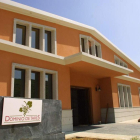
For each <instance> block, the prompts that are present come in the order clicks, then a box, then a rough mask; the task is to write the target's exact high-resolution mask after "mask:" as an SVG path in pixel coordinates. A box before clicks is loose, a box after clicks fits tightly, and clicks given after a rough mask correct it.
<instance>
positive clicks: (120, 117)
mask: <svg viewBox="0 0 140 140" xmlns="http://www.w3.org/2000/svg"><path fill="white" fill-rule="evenodd" d="M139 117H140V107H133V108H109V110H108V120H107V122H108V123H117V122H123V121H128V120H133V119H139ZM101 118H102V122H103V123H104V122H105V118H106V108H102V109H101Z"/></svg>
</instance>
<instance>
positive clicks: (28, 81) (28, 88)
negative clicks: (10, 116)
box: [11, 63, 58, 100]
mask: <svg viewBox="0 0 140 140" xmlns="http://www.w3.org/2000/svg"><path fill="white" fill-rule="evenodd" d="M15 68H20V69H25V98H31V71H37V72H40V98H41V99H45V73H48V74H52V77H53V78H52V92H53V99H56V100H57V99H58V72H57V71H54V70H48V69H43V68H38V67H33V66H28V65H23V64H17V63H12V74H11V97H14V77H15Z"/></svg>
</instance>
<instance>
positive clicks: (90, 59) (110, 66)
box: [64, 52, 133, 74]
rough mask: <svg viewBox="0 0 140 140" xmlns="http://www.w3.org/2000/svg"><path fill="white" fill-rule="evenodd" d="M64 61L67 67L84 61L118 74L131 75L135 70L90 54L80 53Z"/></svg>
mask: <svg viewBox="0 0 140 140" xmlns="http://www.w3.org/2000/svg"><path fill="white" fill-rule="evenodd" d="M64 59H65V64H66V65H69V64H72V63H76V62H79V61H84V62H88V63H90V64H94V65H97V66H100V67H104V68H107V69H110V70H114V71H117V72H121V73H124V74H129V73H131V72H133V70H131V69H128V68H125V67H122V66H119V65H116V64H114V63H112V62H109V61H106V60H104V59H102V58H99V57H95V56H93V55H89V54H87V53H84V52H80V53H77V54H74V55H71V56H68V57H65V58H64Z"/></svg>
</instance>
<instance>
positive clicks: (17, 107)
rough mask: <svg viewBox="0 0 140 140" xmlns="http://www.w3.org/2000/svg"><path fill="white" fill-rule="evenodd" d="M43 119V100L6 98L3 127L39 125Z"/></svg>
mask: <svg viewBox="0 0 140 140" xmlns="http://www.w3.org/2000/svg"><path fill="white" fill-rule="evenodd" d="M41 118H42V100H34V99H18V98H4V103H3V115H2V125H12V124H24V123H38V122H41Z"/></svg>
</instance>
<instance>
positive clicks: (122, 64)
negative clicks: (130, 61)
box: [114, 56, 128, 68]
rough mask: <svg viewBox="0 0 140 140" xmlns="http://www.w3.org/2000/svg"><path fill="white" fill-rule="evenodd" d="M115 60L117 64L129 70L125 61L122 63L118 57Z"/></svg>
mask: <svg viewBox="0 0 140 140" xmlns="http://www.w3.org/2000/svg"><path fill="white" fill-rule="evenodd" d="M114 59H115V64H117V65H120V66H122V67H125V68H128V66H127V64H126V63H125V62H124V61H122V60H121V59H120V58H118V57H117V56H115V57H114Z"/></svg>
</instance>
